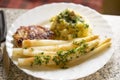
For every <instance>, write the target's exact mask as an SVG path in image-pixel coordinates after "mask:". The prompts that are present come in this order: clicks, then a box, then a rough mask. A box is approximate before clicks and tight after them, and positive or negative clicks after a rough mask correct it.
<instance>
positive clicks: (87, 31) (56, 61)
mask: <svg viewBox="0 0 120 80" xmlns="http://www.w3.org/2000/svg"><path fill="white" fill-rule="evenodd" d="M50 22H51V25H50V27H49V29H47V28H45V27H41V26H38V25H34V26H28V27H24V26H23V27H20V28H19V29H18V30H17V31H16V33H15V34H14V35H13V38H14V41H15V43H16V44H15V45H17V47H14V48H13V54H12V57H13V58H17V62H18V65H19V66H20V67H25V66H29V67H34V66H36V65H37V66H41V65H44V66H48V67H49V66H51V65H53V66H58V67H61V68H66V67H69V65H71V64H73V63H76V62H78V61H79V60H81V59H82V58H89V57H90V56H92V55H93V54H97V53H98V52H101V51H103V50H105V49H107V48H108V47H109V46H110V45H111V38H106V39H105V40H103V41H101V40H100V38H99V35H96V34H92V30H91V27H90V26H89V24H88V23H87V21H86V20H85V19H84V17H83V16H81V15H79V14H77V13H76V12H74V11H73V10H70V9H66V10H64V11H63V12H61V13H59V14H58V15H56V16H54V17H52V18H51V20H50Z"/></svg>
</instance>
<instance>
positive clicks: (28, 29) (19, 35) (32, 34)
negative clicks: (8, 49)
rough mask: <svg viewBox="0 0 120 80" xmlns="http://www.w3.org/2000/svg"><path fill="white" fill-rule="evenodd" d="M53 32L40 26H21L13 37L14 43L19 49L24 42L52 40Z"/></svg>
mask: <svg viewBox="0 0 120 80" xmlns="http://www.w3.org/2000/svg"><path fill="white" fill-rule="evenodd" d="M53 35H54V34H53V32H52V31H50V30H49V29H48V28H45V27H41V26H38V25H32V26H21V27H20V28H19V29H17V31H16V32H15V34H14V35H13V38H14V43H15V45H16V46H17V47H21V46H22V41H23V40H28V39H30V40H33V39H52V38H53Z"/></svg>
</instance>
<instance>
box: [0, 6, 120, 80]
mask: <svg viewBox="0 0 120 80" xmlns="http://www.w3.org/2000/svg"><path fill="white" fill-rule="evenodd" d="M0 10H4V11H5V15H6V22H7V27H8V29H9V28H10V25H11V23H12V22H13V21H14V20H15V19H16V18H17V17H19V16H20V15H21V14H23V13H25V12H26V11H27V10H24V9H8V8H0ZM103 18H104V19H105V20H107V21H108V23H109V24H110V25H111V27H112V30H113V33H114V38H115V43H116V45H115V51H114V54H113V56H112V57H111V59H110V60H109V62H108V63H107V64H106V65H105V66H104V67H103V68H101V69H100V70H98V71H97V72H95V73H94V74H91V75H89V76H87V77H84V78H81V79H78V80H120V37H119V36H120V31H119V30H120V16H113V15H103ZM2 65H3V64H2V63H0V80H6V79H4V78H3V73H2V68H3V67H2ZM7 80H40V79H37V78H34V77H32V76H29V75H27V74H26V73H24V72H22V71H21V70H19V69H18V68H17V67H16V66H15V65H14V64H12V62H11V64H10V73H9V75H8V79H7Z"/></svg>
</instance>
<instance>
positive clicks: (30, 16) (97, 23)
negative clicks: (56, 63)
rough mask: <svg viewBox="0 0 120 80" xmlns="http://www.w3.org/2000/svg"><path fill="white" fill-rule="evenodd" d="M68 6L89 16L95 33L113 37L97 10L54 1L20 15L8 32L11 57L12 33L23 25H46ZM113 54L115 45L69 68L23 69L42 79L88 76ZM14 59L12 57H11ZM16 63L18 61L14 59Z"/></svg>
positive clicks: (8, 48)
mask: <svg viewBox="0 0 120 80" xmlns="http://www.w3.org/2000/svg"><path fill="white" fill-rule="evenodd" d="M66 8H70V9H73V10H74V11H76V12H78V13H80V14H81V15H82V16H84V17H85V18H87V19H88V20H89V22H90V24H91V26H92V28H93V32H94V33H95V34H99V35H100V37H101V38H104V37H106V36H107V37H112V30H111V27H110V26H109V25H108V24H107V22H106V21H105V20H104V19H103V18H102V16H101V15H100V14H99V13H97V12H96V11H94V10H92V9H90V8H88V7H85V6H82V5H78V4H73V3H52V4H46V5H43V6H39V7H36V8H34V9H32V10H29V11H28V12H26V13H25V14H23V15H22V16H20V17H19V18H18V19H17V20H16V21H15V22H14V23H13V24H12V27H11V28H10V30H9V31H8V34H7V38H6V39H7V40H6V46H7V52H8V54H9V57H10V58H11V56H12V49H13V44H12V43H11V41H12V40H13V38H12V35H13V34H14V32H15V31H16V29H17V28H19V27H20V26H21V25H32V24H41V25H45V24H47V22H48V21H49V19H50V18H51V17H52V16H54V15H56V14H58V13H59V12H61V11H63V10H64V9H66ZM112 54H113V46H112V47H111V48H109V49H108V50H107V51H105V52H104V53H102V54H99V55H97V56H94V57H91V58H89V59H88V60H86V61H84V62H83V63H81V64H79V65H77V66H74V67H71V68H68V69H58V70H54V71H44V70H42V71H32V70H29V69H23V68H20V67H18V68H20V69H21V70H23V71H24V72H26V73H27V74H29V75H32V76H34V77H37V78H42V79H78V78H82V77H85V76H88V75H90V74H92V73H94V72H96V71H97V70H99V69H100V68H102V67H103V66H104V65H105V64H106V63H107V62H108V60H109V59H110V57H111V56H112ZM11 59H12V58H11ZM12 61H13V63H14V64H16V65H17V63H16V62H15V61H14V60H12Z"/></svg>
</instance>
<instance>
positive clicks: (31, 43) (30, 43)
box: [22, 35, 98, 48]
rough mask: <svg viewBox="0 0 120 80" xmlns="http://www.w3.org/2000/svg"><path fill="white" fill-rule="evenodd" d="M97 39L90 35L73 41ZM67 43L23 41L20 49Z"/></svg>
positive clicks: (60, 41) (64, 42)
mask: <svg viewBox="0 0 120 80" xmlns="http://www.w3.org/2000/svg"><path fill="white" fill-rule="evenodd" d="M96 38H98V35H91V36H88V37H85V38H76V39H74V40H75V41H79V40H81V39H85V40H86V41H91V40H94V39H96ZM68 42H69V41H64V40H46V39H44V40H24V41H23V42H22V47H23V48H28V47H35V46H50V45H59V44H66V43H68Z"/></svg>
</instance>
